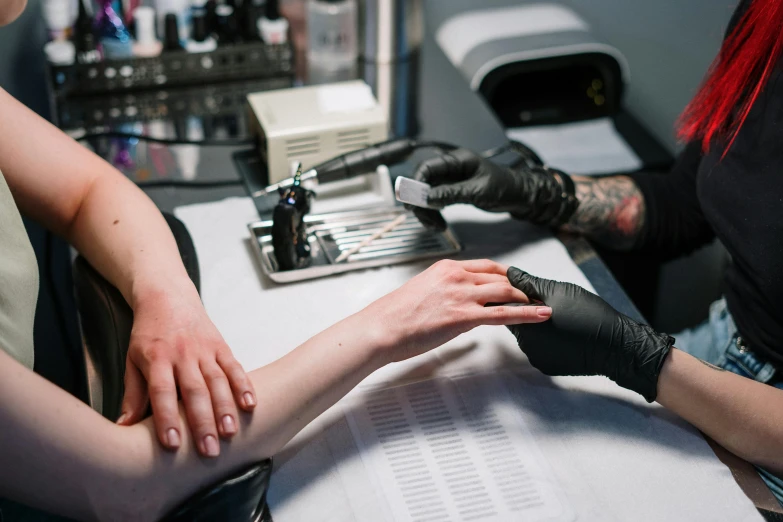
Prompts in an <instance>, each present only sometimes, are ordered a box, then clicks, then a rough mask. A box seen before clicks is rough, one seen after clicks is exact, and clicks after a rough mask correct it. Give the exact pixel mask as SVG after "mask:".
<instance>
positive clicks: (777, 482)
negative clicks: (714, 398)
mask: <svg viewBox="0 0 783 522" xmlns="http://www.w3.org/2000/svg"><path fill="white" fill-rule="evenodd" d="M674 337H675V338H676V339H677V341H676V342H675V343H674V346H676V347H677V348H679V349H680V350H682V351H684V352H688V353H689V354H691V355H693V356H694V357H698V358H699V359H701V360H703V361H707V362H708V363H711V364H714V365H715V366H719V367H721V368H723V369H724V370H727V371H730V372H733V373H736V374H737V375H741V376H742V377H746V378H748V379H753V380H755V381H758V382H761V383H764V384H769V385H771V386H775V387H776V388H780V389H783V372H778V371H777V369H776V368H775V367H774V366H773V365H772V364H771V363H769V362H767V361H765V360H764V358H763V357H762V356H759V355H756V354H755V353H753V351H752V350H751V349H750V348H748V347H747V346H746V344H745V342H744V340H743V339H742V337H740V335H739V332H737V326H736V325H735V324H734V319H733V318H732V317H731V314H730V313H729V310H728V308H727V307H726V300H725V299H721V300H719V301H715V302H714V303H712V305H711V306H710V317H709V318H708V319H707V320H706V321H704V322H703V323H702V324H700V325H699V326H697V327H695V328H691V329H689V330H685V331H683V332H680V333H679V334H677V335H675V336H674ZM756 470H757V471H758V473H759V475H760V476H761V478H762V480H764V482H765V483H766V484H767V486H769V489H770V490H772V493H773V494H774V495H775V497H776V498H777V499H778V502H780V504H781V505H783V478H781V477H777V476H775V475H773V474H772V473H770V472H769V471H766V470H764V469H762V468H759V467H758V466H757V467H756Z"/></svg>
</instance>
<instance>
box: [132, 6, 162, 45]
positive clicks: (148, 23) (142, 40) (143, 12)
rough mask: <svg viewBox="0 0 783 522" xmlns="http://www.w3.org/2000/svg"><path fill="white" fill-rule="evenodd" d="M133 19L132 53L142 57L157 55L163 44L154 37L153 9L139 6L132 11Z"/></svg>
mask: <svg viewBox="0 0 783 522" xmlns="http://www.w3.org/2000/svg"><path fill="white" fill-rule="evenodd" d="M133 20H134V22H135V27H136V42H135V43H134V44H133V54H134V55H136V56H142V57H150V56H158V55H159V54H160V53H161V51H162V50H163V44H162V43H161V41H160V40H158V39H157V38H156V37H155V10H154V9H153V8H151V7H147V6H143V5H142V6H139V7H137V8H136V9H135V10H134V11H133Z"/></svg>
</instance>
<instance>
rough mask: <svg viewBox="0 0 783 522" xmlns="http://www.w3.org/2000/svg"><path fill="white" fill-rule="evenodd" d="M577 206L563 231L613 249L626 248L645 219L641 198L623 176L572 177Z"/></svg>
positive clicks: (630, 182) (642, 198)
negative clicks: (577, 234) (585, 237)
mask: <svg viewBox="0 0 783 522" xmlns="http://www.w3.org/2000/svg"><path fill="white" fill-rule="evenodd" d="M573 179H574V183H575V184H576V196H577V198H578V199H579V208H577V210H576V213H575V214H574V215H573V216H572V217H571V219H570V220H569V222H568V223H567V224H565V225H564V226H563V230H567V231H569V232H576V233H579V234H583V235H585V236H587V237H588V238H590V239H592V240H594V241H596V242H598V243H600V244H601V245H604V246H606V247H609V248H612V249H615V250H630V249H631V247H632V246H633V244H634V243H635V242H636V239H637V237H638V235H639V232H640V231H641V229H642V226H643V224H644V219H645V206H644V197H643V196H642V193H641V192H640V191H639V188H638V187H637V186H636V184H635V183H634V182H633V180H631V178H628V177H626V176H611V177H605V178H588V177H579V176H575V177H574V178H573Z"/></svg>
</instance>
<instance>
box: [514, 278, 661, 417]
mask: <svg viewBox="0 0 783 522" xmlns="http://www.w3.org/2000/svg"><path fill="white" fill-rule="evenodd" d="M508 279H509V281H510V282H511V284H512V285H514V287H516V288H518V289H519V290H521V291H522V292H525V294H527V296H528V297H529V298H530V299H538V300H541V301H542V302H544V303H545V304H547V305H549V306H551V307H552V319H551V320H550V321H547V322H546V323H543V324H536V325H529V326H527V325H517V326H510V327H509V330H511V332H512V333H513V334H514V336H516V338H517V342H518V343H519V347H520V348H521V349H522V351H523V352H525V354H526V355H527V356H528V359H530V364H532V365H533V366H535V367H536V368H538V369H539V370H541V372H543V373H545V374H546V375H605V376H607V377H609V378H610V379H612V380H613V381H614V382H616V383H617V384H619V385H620V386H622V387H623V388H628V389H629V390H632V391H635V392H637V393H639V394H641V395H642V396H644V398H645V399H647V400H648V401H649V402H653V401H654V400H655V397H656V394H657V386H658V375H659V374H660V372H661V368H662V367H663V362H664V360H665V359H666V356H667V355H668V353H669V351H670V350H671V347H672V344H673V343H674V339H673V338H672V337H670V336H668V335H663V334H659V333H657V332H655V331H654V330H653V329H652V328H650V327H649V326H647V325H644V324H639V323H637V322H635V321H634V320H632V319H631V318H629V317H627V316H625V315H623V314H621V313H619V312H617V311H616V310H614V309H613V308H612V307H611V306H609V305H608V304H607V303H606V301H604V300H603V299H601V298H600V297H598V296H597V295H594V294H591V293H590V292H588V291H587V290H585V289H584V288H582V287H580V286H577V285H574V284H571V283H561V282H558V281H550V280H549V279H540V278H538V277H535V276H532V275H530V274H528V273H526V272H523V271H522V270H520V269H518V268H514V267H511V268H509V269H508Z"/></svg>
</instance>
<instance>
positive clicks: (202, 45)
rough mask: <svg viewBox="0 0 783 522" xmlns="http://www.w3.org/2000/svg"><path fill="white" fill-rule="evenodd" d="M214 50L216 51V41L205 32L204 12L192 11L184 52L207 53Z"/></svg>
mask: <svg viewBox="0 0 783 522" xmlns="http://www.w3.org/2000/svg"><path fill="white" fill-rule="evenodd" d="M215 49H217V41H216V40H215V39H214V38H212V37H211V36H210V35H209V32H208V31H207V17H206V11H204V10H202V11H201V12H198V11H194V12H193V26H192V28H191V32H190V38H189V39H188V41H187V43H186V44H185V50H186V51H187V52H189V53H208V52H210V51H214V50H215Z"/></svg>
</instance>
